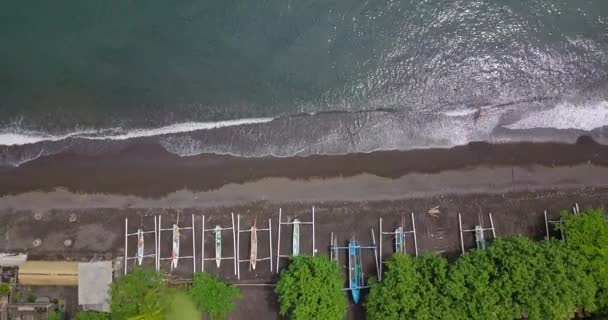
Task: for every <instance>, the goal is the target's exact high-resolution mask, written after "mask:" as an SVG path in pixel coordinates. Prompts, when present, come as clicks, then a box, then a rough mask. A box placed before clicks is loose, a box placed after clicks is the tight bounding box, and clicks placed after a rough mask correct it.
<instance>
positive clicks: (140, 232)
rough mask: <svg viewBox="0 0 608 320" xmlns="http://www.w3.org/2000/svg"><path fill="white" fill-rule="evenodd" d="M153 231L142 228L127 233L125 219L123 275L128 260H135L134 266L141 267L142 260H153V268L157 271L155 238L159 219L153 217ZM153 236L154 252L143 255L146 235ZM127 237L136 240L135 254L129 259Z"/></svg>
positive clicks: (156, 243) (156, 240) (127, 224)
mask: <svg viewBox="0 0 608 320" xmlns="http://www.w3.org/2000/svg"><path fill="white" fill-rule="evenodd" d="M153 218H154V230H148V231H145V230H144V229H142V226H141V225H140V227H139V228H138V229H137V231H136V232H133V233H129V218H125V258H124V259H125V261H124V274H127V268H128V263H127V261H128V260H135V263H136V265H138V266H141V264H142V262H143V259H144V258H152V257H153V258H154V266H155V267H156V269H157V270H158V259H157V256H158V251H157V250H158V237H157V228H158V225H157V223H158V221H160V217H157V216H154V217H153ZM150 233H151V234H154V252H153V253H150V254H145V251H144V249H145V247H144V244H145V243H144V240H145V237H144V236H145V235H146V234H150ZM129 237H136V239H137V252H136V253H135V255H134V256H131V257H129V251H128V249H129V248H128V245H129Z"/></svg>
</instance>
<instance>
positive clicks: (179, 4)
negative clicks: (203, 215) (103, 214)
mask: <svg viewBox="0 0 608 320" xmlns="http://www.w3.org/2000/svg"><path fill="white" fill-rule="evenodd" d="M0 40H1V41H0V165H19V164H22V163H25V162H27V161H30V160H32V159H36V158H38V157H40V156H45V155H50V154H55V153H58V152H62V151H65V150H71V151H76V152H85V153H98V152H104V151H105V150H108V148H110V149H112V148H114V147H115V148H122V147H125V146H128V145H131V144H133V143H140V142H142V141H146V142H150V141H152V142H156V143H159V144H160V145H162V146H163V147H164V148H165V149H166V150H167V151H169V152H172V153H175V154H178V155H181V156H191V155H196V154H201V153H220V154H233V155H238V156H296V155H310V154H341V153H351V152H370V151H375V150H388V149H390V150H394V149H397V150H407V149H411V148H428V147H450V146H454V145H459V144H465V143H467V142H470V141H480V140H481V141H490V142H503V141H564V142H572V141H575V140H576V138H577V137H578V136H580V135H583V134H585V135H591V136H592V137H594V138H595V139H596V140H597V141H599V142H601V143H606V142H607V140H608V135H607V134H606V128H605V127H606V126H608V1H605V0H588V1H580V0H560V1H553V0H531V1H515V0H485V1H471V0H454V1H447V0H445V1H424V0H421V1H396V0H382V1H380V0H369V1H352V0H335V1H319V0H310V1H294V0H266V1H244V0H228V1H206V0H197V1H191V0H184V1H175V2H173V1H169V2H167V1H101V0H91V1H61V2H54V1H46V2H42V1H39V2H35V3H31V2H23V1H4V2H2V3H0ZM108 145H111V146H112V147H108Z"/></svg>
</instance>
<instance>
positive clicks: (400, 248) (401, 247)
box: [395, 226, 405, 254]
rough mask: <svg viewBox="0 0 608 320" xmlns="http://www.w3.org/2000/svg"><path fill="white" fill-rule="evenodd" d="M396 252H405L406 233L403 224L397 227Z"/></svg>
mask: <svg viewBox="0 0 608 320" xmlns="http://www.w3.org/2000/svg"><path fill="white" fill-rule="evenodd" d="M395 252H396V253H403V254H405V234H404V233H403V226H399V227H398V228H397V229H395Z"/></svg>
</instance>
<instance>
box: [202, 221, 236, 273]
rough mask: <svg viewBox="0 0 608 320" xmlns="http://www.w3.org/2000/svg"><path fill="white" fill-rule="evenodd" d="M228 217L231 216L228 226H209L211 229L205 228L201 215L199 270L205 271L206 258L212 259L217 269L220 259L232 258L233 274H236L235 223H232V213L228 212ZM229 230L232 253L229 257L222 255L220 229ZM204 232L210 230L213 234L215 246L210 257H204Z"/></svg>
mask: <svg viewBox="0 0 608 320" xmlns="http://www.w3.org/2000/svg"><path fill="white" fill-rule="evenodd" d="M230 218H231V221H232V222H231V225H230V227H227V228H224V227H222V226H220V225H216V226H215V227H213V228H211V229H205V216H203V221H202V228H201V229H202V230H203V231H202V233H203V236H202V237H201V248H202V249H201V250H202V251H201V252H202V254H201V255H202V258H201V271H205V261H208V260H214V261H215V266H216V267H217V268H218V269H219V268H220V266H221V262H222V260H234V275H236V274H237V261H236V246H237V241H236V239H237V238H236V228H235V224H234V213H230ZM227 230H230V231H232V253H233V255H232V256H231V257H224V256H223V255H222V245H223V240H222V231H227ZM205 232H211V234H212V235H213V246H214V248H215V255H214V256H213V257H212V258H205Z"/></svg>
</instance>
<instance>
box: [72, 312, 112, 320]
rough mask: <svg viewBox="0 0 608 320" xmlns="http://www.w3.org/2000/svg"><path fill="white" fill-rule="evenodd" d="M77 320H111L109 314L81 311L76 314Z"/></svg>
mask: <svg viewBox="0 0 608 320" xmlns="http://www.w3.org/2000/svg"><path fill="white" fill-rule="evenodd" d="M76 320H110V314H109V313H107V312H97V311H81V312H78V313H77V314H76Z"/></svg>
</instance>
